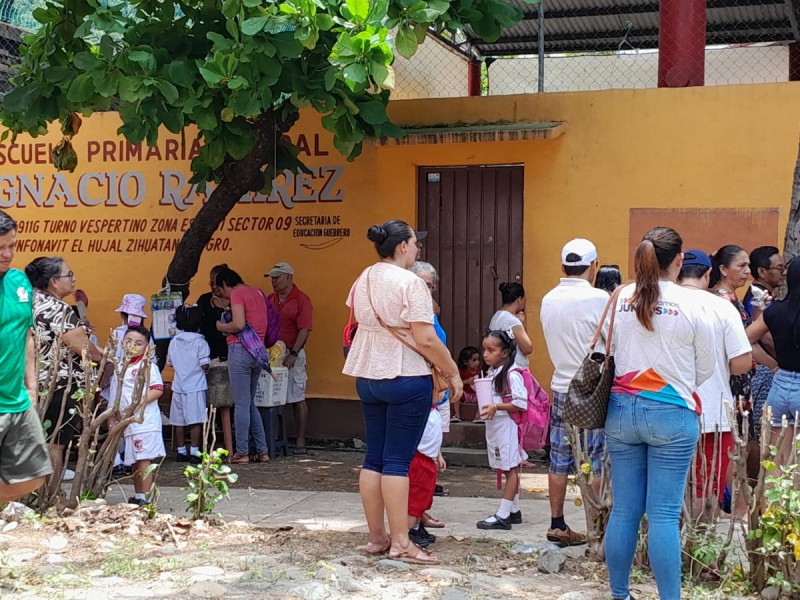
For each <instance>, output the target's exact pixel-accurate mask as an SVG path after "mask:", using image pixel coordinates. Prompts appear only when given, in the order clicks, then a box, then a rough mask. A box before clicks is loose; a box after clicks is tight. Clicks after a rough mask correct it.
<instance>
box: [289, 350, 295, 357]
mask: <svg viewBox="0 0 800 600" xmlns="http://www.w3.org/2000/svg"><path fill="white" fill-rule="evenodd" d="M289 356H297V352H296V351H294V350H289Z"/></svg>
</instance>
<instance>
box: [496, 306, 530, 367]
mask: <svg viewBox="0 0 800 600" xmlns="http://www.w3.org/2000/svg"><path fill="white" fill-rule="evenodd" d="M517 325H522V321H520V320H519V318H518V317H517V316H516V315H512V314H511V313H510V312H508V311H507V310H503V309H500V310H498V311H497V312H496V313H494V314H493V315H492V320H491V321H489V329H491V330H492V331H505V332H506V333H509V334H511V335H512V336H513V333H512V329H514V327H516V326H517ZM522 327H523V328H524V325H522ZM514 364H515V365H516V366H518V367H521V368H523V369H527V368H529V367H530V361H529V360H528V357H527V356H525V355H524V354H523V353H522V352H520V351H519V348H517V356H516V358H515V359H514Z"/></svg>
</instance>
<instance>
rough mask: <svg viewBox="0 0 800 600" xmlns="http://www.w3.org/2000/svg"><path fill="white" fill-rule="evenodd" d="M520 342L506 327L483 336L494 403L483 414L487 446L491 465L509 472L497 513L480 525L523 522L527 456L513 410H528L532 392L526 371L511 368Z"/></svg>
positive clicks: (493, 526) (501, 526)
mask: <svg viewBox="0 0 800 600" xmlns="http://www.w3.org/2000/svg"><path fill="white" fill-rule="evenodd" d="M516 350H517V344H516V342H515V341H514V340H513V339H512V338H511V336H509V335H508V333H507V332H505V331H490V332H489V333H487V334H486V335H485V336H484V338H483V362H485V363H486V364H487V365H488V366H489V367H490V369H491V371H490V375H491V376H492V377H493V382H492V402H493V403H492V404H490V405H489V406H487V407H486V408H485V410H484V412H483V414H482V415H481V416H482V417H483V418H484V419H485V421H486V450H487V452H488V454H489V466H490V467H492V468H493V469H497V470H499V471H501V472H502V473H503V475H504V476H505V480H506V483H505V487H504V488H503V499H502V500H500V508H499V509H498V510H497V512H496V513H495V514H493V515H490V516H488V517H486V518H485V519H484V520H483V521H478V523H477V526H478V529H502V530H509V529H511V525H517V524H519V523H522V512H521V511H520V509H519V471H520V466H521V465H522V463H523V462H524V461H525V460H527V458H528V455H527V453H526V452H525V451H524V450H523V449H522V448H521V447H520V443H519V428H518V426H517V424H516V423H515V422H514V421H513V420H512V419H511V416H510V415H509V413H512V412H517V411H520V410H526V409H527V407H528V392H527V390H526V389H525V382H524V380H523V378H522V375H520V373H518V372H517V371H513V370H511V369H512V367H513V366H514V359H515V358H516V353H517V352H516Z"/></svg>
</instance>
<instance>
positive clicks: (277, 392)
mask: <svg viewBox="0 0 800 600" xmlns="http://www.w3.org/2000/svg"><path fill="white" fill-rule="evenodd" d="M272 372H273V374H274V375H275V379H273V378H272V377H270V374H269V373H267V372H266V371H261V376H260V377H259V378H258V387H257V388H256V398H255V405H256V406H258V407H262V408H271V407H273V406H283V405H284V404H286V398H287V395H288V393H289V369H287V368H286V367H272Z"/></svg>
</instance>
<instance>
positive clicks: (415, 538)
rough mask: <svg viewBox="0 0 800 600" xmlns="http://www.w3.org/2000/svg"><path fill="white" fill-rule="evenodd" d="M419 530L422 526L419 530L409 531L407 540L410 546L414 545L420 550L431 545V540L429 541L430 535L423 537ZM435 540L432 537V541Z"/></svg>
mask: <svg viewBox="0 0 800 600" xmlns="http://www.w3.org/2000/svg"><path fill="white" fill-rule="evenodd" d="M420 529H422V526H420V528H419V529H409V530H408V539H409V540H411V543H412V544H416V545H417V546H419V547H420V548H427V547H428V546H430V544H431V540H430V539H429V536H430V534H428V535H424V534H423V533H421V532H420ZM423 531H424V530H423ZM425 533H427V532H425ZM435 540H436V538H435V537H434V541H435Z"/></svg>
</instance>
